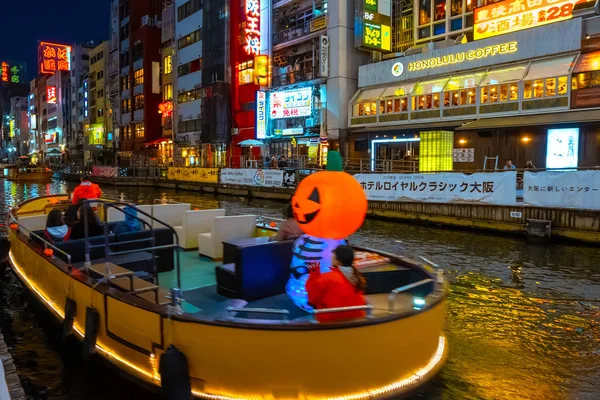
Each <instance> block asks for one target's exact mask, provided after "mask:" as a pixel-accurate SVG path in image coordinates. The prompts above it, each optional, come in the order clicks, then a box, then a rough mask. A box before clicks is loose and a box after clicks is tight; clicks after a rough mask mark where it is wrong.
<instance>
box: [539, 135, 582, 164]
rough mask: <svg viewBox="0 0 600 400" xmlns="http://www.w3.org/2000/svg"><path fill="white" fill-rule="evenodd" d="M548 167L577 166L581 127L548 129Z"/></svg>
mask: <svg viewBox="0 0 600 400" xmlns="http://www.w3.org/2000/svg"><path fill="white" fill-rule="evenodd" d="M547 140H548V143H547V145H548V147H547V150H546V168H577V166H578V165H579V128H563V129H548V139H547Z"/></svg>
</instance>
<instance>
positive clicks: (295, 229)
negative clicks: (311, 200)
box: [271, 204, 304, 242]
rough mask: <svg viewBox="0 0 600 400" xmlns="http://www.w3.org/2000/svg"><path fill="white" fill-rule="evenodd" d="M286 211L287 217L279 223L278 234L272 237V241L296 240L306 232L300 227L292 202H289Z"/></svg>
mask: <svg viewBox="0 0 600 400" xmlns="http://www.w3.org/2000/svg"><path fill="white" fill-rule="evenodd" d="M285 213H286V215H285V216H286V218H287V219H286V220H285V221H284V222H283V223H282V224H281V225H279V230H278V231H277V234H276V235H274V236H273V237H272V238H271V240H272V241H276V242H282V241H284V240H296V239H298V238H299V237H300V236H302V235H304V232H303V231H302V229H300V224H298V221H296V218H294V211H293V210H292V205H291V204H288V206H287V207H286V209H285Z"/></svg>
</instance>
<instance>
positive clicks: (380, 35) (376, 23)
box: [354, 0, 392, 52]
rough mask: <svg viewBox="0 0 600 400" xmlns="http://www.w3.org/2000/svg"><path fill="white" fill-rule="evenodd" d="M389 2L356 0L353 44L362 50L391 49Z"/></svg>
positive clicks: (384, 0) (386, 0) (386, 50)
mask: <svg viewBox="0 0 600 400" xmlns="http://www.w3.org/2000/svg"><path fill="white" fill-rule="evenodd" d="M391 15H392V3H391V1H390V0H357V7H356V14H355V18H356V23H355V32H354V35H355V43H356V46H357V47H359V48H361V49H363V50H376V51H382V52H389V51H391V49H392V34H391V28H390V27H391Z"/></svg>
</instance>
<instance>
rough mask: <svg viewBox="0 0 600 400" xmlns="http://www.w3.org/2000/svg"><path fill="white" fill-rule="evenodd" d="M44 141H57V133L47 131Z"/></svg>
mask: <svg viewBox="0 0 600 400" xmlns="http://www.w3.org/2000/svg"><path fill="white" fill-rule="evenodd" d="M44 142H46V143H48V144H50V143H56V133H46V134H45V135H44Z"/></svg>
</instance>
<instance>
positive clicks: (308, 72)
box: [273, 67, 318, 87]
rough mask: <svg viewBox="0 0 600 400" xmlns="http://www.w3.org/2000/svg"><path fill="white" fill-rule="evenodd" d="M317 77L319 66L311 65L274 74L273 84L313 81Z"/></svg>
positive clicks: (275, 85) (282, 84)
mask: <svg viewBox="0 0 600 400" xmlns="http://www.w3.org/2000/svg"><path fill="white" fill-rule="evenodd" d="M316 78H318V73H317V67H309V68H304V69H300V70H295V71H290V72H285V73H283V74H279V75H275V74H273V86H274V87H278V86H285V85H293V84H294V83H298V82H306V81H311V80H313V79H316Z"/></svg>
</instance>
